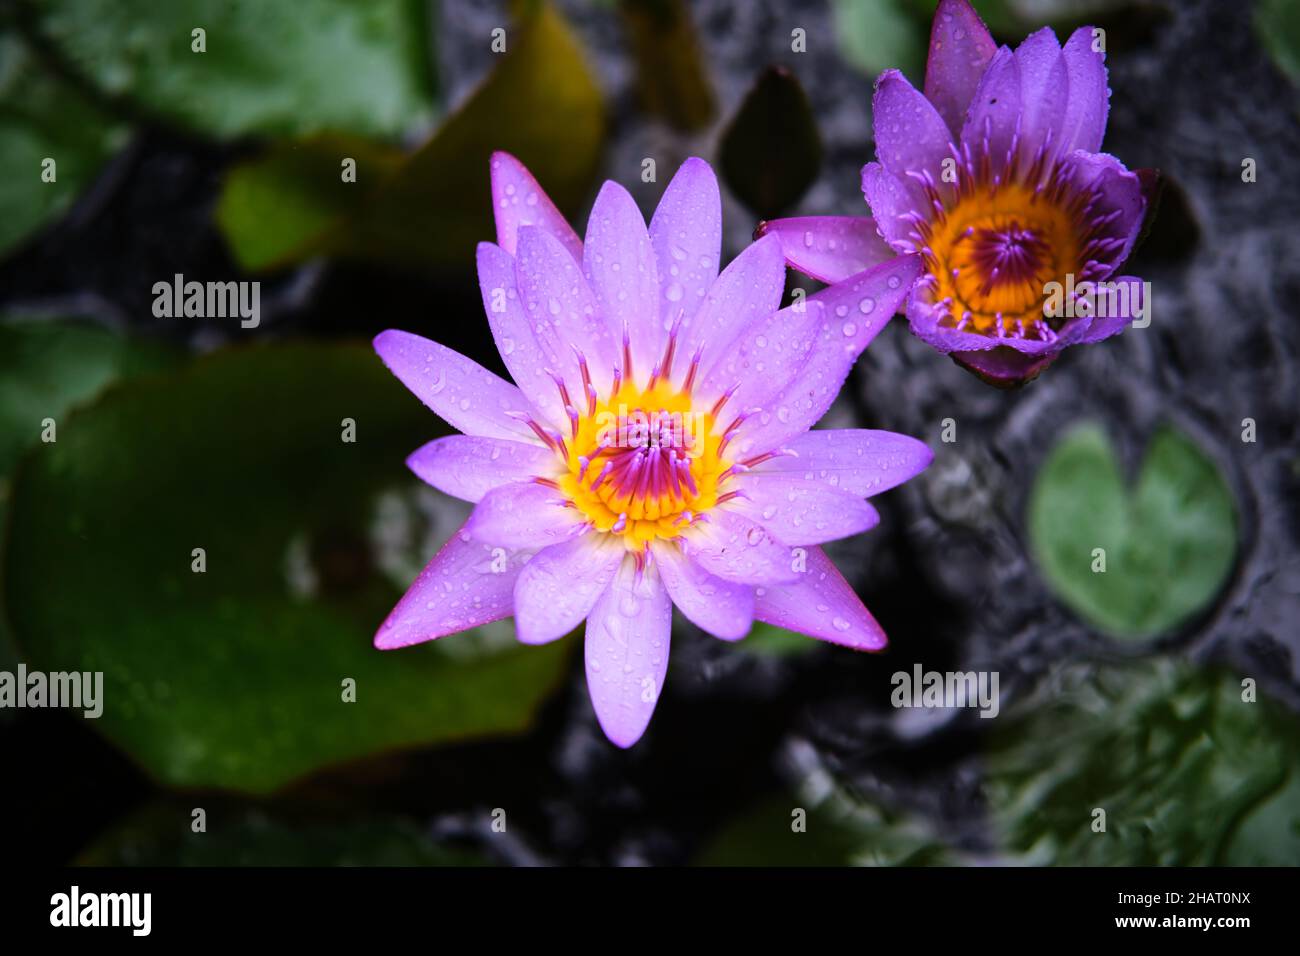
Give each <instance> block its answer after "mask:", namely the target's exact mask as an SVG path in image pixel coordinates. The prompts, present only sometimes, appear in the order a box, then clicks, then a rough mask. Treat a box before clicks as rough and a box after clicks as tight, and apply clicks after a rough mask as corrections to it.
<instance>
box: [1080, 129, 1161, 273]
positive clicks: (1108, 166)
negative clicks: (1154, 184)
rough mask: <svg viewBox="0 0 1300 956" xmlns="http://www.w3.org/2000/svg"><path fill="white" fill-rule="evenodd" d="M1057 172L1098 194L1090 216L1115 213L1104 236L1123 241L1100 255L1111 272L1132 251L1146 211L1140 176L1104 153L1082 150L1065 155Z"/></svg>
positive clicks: (1121, 263)
mask: <svg viewBox="0 0 1300 956" xmlns="http://www.w3.org/2000/svg"><path fill="white" fill-rule="evenodd" d="M1061 174H1062V175H1068V176H1071V177H1073V178H1074V180H1075V182H1076V183H1077V184H1078V186H1079V187H1080V188H1083V189H1094V190H1096V191H1097V192H1098V193H1100V195H1101V202H1100V203H1099V204H1098V208H1097V209H1096V210H1095V211H1094V212H1093V214H1092V215H1093V216H1102V215H1106V214H1109V213H1115V214H1116V215H1117V218H1116V219H1115V221H1114V222H1112V223H1110V224H1109V225H1108V226H1107V227H1106V235H1108V236H1114V237H1117V238H1119V239H1122V240H1123V242H1122V243H1121V244H1118V245H1117V247H1116V248H1115V249H1113V250H1110V251H1108V252H1107V253H1106V255H1105V257H1104V258H1105V260H1106V261H1107V262H1108V263H1109V264H1110V266H1111V270H1112V271H1113V270H1114V269H1117V268H1119V267H1120V266H1121V265H1123V264H1124V262H1125V260H1127V259H1128V257H1129V253H1131V252H1132V251H1133V244H1134V243H1135V242H1136V241H1137V237H1138V232H1139V231H1140V230H1141V228H1142V220H1143V217H1144V216H1145V214H1146V197H1145V195H1144V189H1143V183H1142V179H1141V177H1139V176H1138V175H1137V173H1135V172H1132V171H1131V170H1129V169H1126V168H1125V167H1124V164H1123V163H1121V162H1120V161H1119V160H1118V159H1116V158H1115V157H1114V156H1111V155H1109V154H1108V153H1085V152H1083V151H1082V150H1075V151H1074V152H1073V153H1071V154H1070V155H1069V156H1068V157H1066V159H1065V161H1064V163H1063V166H1062V173H1061ZM1107 275H1109V272H1108V273H1107ZM1097 278H1105V276H1099V277H1097Z"/></svg>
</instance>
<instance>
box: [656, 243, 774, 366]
mask: <svg viewBox="0 0 1300 956" xmlns="http://www.w3.org/2000/svg"><path fill="white" fill-rule="evenodd" d="M784 291H785V257H784V256H783V255H782V254H781V242H780V240H778V239H777V238H776V237H774V236H771V237H769V236H764V237H763V238H761V239H759V240H758V241H757V242H754V243H752V244H750V245H749V246H747V247H746V248H745V250H744V251H743V252H741V253H740V255H738V256H736V258H735V259H733V260H732V261H731V264H730V265H728V266H727V268H725V269H724V270H722V275H720V276H718V279H717V281H716V282H714V283H713V285H712V286H711V287H710V288H709V291H708V294H707V295H706V296H705V298H704V304H703V305H702V306H700V310H699V312H697V313H696V315H695V317H694V318H693V319H692V320H691V321H690V322H689V323H688V324H687V325H685V326H684V327H683V329H682V331H681V338H680V340H679V344H678V355H679V356H680V358H679V359H678V360H677V361H676V363H675V364H674V369H675V373H674V378H675V380H677V381H679V382H680V381H681V380H682V379H684V378H685V376H686V371H687V368H688V364H689V362H690V361H691V358H692V357H693V356H694V355H695V353H696V351H697V350H699V349H700V348H701V347H702V348H703V352H702V353H701V356H700V369H701V371H707V370H708V369H710V368H712V367H713V365H714V363H715V362H717V360H718V359H719V358H720V357H721V356H722V355H724V354H726V353H727V352H728V351H729V350H730V349H731V348H732V347H733V346H734V344H735V342H736V340H737V338H739V337H740V336H741V335H742V334H744V332H745V330H747V329H749V328H752V327H753V326H754V325H755V324H756V323H758V322H760V321H762V320H764V319H766V318H767V317H768V316H770V315H771V314H772V313H773V312H775V311H776V310H777V309H779V308H780V307H781V296H782V294H783V293H784Z"/></svg>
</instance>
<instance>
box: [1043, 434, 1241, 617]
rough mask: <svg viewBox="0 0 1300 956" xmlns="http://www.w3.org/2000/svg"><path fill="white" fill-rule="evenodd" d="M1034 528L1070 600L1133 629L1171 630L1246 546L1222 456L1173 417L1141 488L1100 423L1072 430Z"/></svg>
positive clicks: (1047, 466)
mask: <svg viewBox="0 0 1300 956" xmlns="http://www.w3.org/2000/svg"><path fill="white" fill-rule="evenodd" d="M1029 533H1030V538H1031V541H1032V545H1033V552H1034V555H1035V557H1036V559H1037V561H1038V564H1039V568H1040V570H1041V571H1042V573H1043V575H1044V576H1045V577H1046V579H1047V581H1048V583H1049V584H1050V585H1051V586H1052V588H1053V590H1055V591H1056V593H1057V594H1058V595H1059V596H1060V598H1061V600H1062V601H1064V602H1065V603H1066V604H1068V605H1069V606H1070V607H1071V608H1072V609H1073V610H1075V611H1076V612H1078V613H1079V614H1080V615H1081V616H1082V617H1084V618H1085V619H1086V620H1087V621H1088V622H1089V623H1091V624H1093V625H1095V626H1096V627H1098V628H1100V629H1101V630H1102V631H1104V632H1106V633H1108V634H1112V635H1115V636H1118V637H1128V638H1141V637H1150V636H1152V635H1156V634H1160V633H1163V632H1165V631H1168V630H1170V629H1171V628H1174V627H1176V626H1177V625H1178V624H1180V623H1182V622H1183V621H1185V620H1186V619H1187V618H1189V617H1190V616H1192V615H1194V614H1195V613H1197V612H1198V611H1200V610H1202V609H1204V608H1205V607H1206V606H1207V605H1209V604H1210V602H1212V601H1213V600H1214V599H1215V597H1217V595H1218V593H1219V590H1220V589H1221V588H1222V587H1223V584H1224V582H1225V580H1226V579H1227V577H1228V574H1229V572H1230V571H1231V570H1232V566H1233V563H1234V560H1235V557H1236V550H1237V517H1236V507H1235V504H1234V502H1233V498H1232V493H1231V491H1229V489H1228V487H1227V485H1226V484H1225V483H1224V480H1223V477H1222V476H1221V475H1220V474H1219V470H1218V468H1217V467H1216V466H1215V464H1214V462H1213V461H1211V460H1210V459H1209V458H1207V457H1206V456H1205V454H1204V453H1203V452H1202V451H1201V450H1200V449H1199V448H1198V447H1197V446H1196V445H1195V443H1193V442H1192V441H1191V439H1189V438H1188V437H1187V436H1186V435H1183V434H1182V433H1180V432H1178V431H1176V430H1174V429H1173V428H1171V427H1168V426H1166V427H1163V428H1161V429H1159V430H1158V431H1157V432H1156V433H1155V435H1154V436H1153V437H1152V439H1151V443H1150V446H1149V447H1148V448H1147V452H1146V458H1145V460H1144V461H1143V463H1142V468H1141V471H1140V473H1139V474H1138V477H1137V486H1136V488H1134V489H1133V490H1132V492H1130V491H1129V489H1128V488H1127V487H1126V484H1125V481H1124V478H1123V475H1122V474H1121V472H1120V467H1119V463H1118V462H1117V461H1116V459H1115V453H1114V450H1113V449H1112V447H1111V445H1110V442H1109V440H1108V439H1107V437H1106V434H1105V432H1104V430H1103V429H1102V427H1101V426H1100V425H1097V424H1084V425H1080V426H1078V427H1076V428H1075V429H1074V430H1073V431H1071V432H1069V433H1068V434H1067V435H1066V436H1065V438H1063V439H1062V440H1061V441H1060V443H1059V444H1057V446H1056V447H1055V448H1054V449H1052V451H1051V453H1050V454H1049V455H1048V457H1047V460H1046V461H1045V462H1044V463H1043V465H1042V468H1041V470H1040V471H1039V473H1038V477H1037V478H1036V479H1035V481H1034V488H1033V492H1032V496H1031V498H1030V502H1029ZM1098 548H1100V549H1103V550H1104V551H1105V555H1104V561H1105V565H1104V567H1105V570H1104V571H1098V570H1096V568H1098V567H1101V565H1100V564H1099V563H1098V562H1099V561H1100V560H1101V558H1099V557H1097V556H1096V555H1094V550H1095V549H1098Z"/></svg>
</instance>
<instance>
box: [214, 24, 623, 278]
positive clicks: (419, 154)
mask: <svg viewBox="0 0 1300 956" xmlns="http://www.w3.org/2000/svg"><path fill="white" fill-rule="evenodd" d="M604 135H605V119H604V105H603V101H602V99H601V95H600V91H599V89H598V88H597V86H596V84H595V81H594V79H593V78H592V75H591V73H590V72H589V71H588V69H587V67H586V65H585V63H584V61H583V54H582V50H581V47H580V46H579V44H578V41H577V40H576V38H575V37H574V36H573V33H572V32H571V31H570V29H569V27H568V26H567V24H565V22H564V20H563V19H562V18H561V17H560V16H559V15H558V14H557V13H555V12H554V11H553V10H552V9H551V8H550V6H549V5H542V6H541V7H539V8H538V9H537V10H536V11H535V12H534V13H533V15H532V16H531V17H530V18H528V19H527V20H525V21H524V23H523V24H522V25H521V26H520V28H519V29H517V30H514V31H511V33H510V34H509V35H508V37H507V52H506V54H505V56H504V58H503V59H502V62H501V64H500V66H498V67H497V69H496V70H495V71H494V72H493V73H492V74H491V76H489V78H488V80H487V81H486V82H485V83H484V85H483V86H482V87H480V88H479V90H478V91H477V92H476V93H475V94H474V95H473V96H472V97H471V98H470V100H469V101H468V102H467V103H466V104H465V106H464V107H463V108H462V109H461V110H460V111H459V112H457V113H456V114H454V115H453V116H451V117H450V118H449V119H448V121H447V123H446V124H445V125H444V126H443V127H442V128H441V129H439V130H438V131H437V132H436V133H435V134H434V136H433V137H432V138H431V139H430V140H429V141H428V142H426V143H425V144H424V145H423V146H422V147H421V148H420V149H419V150H417V151H416V152H415V153H414V154H412V155H411V156H409V157H407V158H405V159H402V158H401V157H398V156H396V155H395V154H393V153H391V152H386V151H384V150H383V149H382V148H379V147H373V146H372V147H369V148H367V147H365V146H363V145H362V144H357V143H354V142H342V141H338V140H321V139H318V140H314V141H312V142H308V143H304V144H300V145H298V146H281V147H278V148H276V149H275V150H273V151H272V152H271V153H270V154H269V155H267V156H265V157H263V158H260V159H256V160H253V161H252V162H250V163H248V164H246V165H244V166H240V167H237V168H236V169H235V170H234V171H233V172H232V173H231V174H230V178H229V180H228V181H227V184H226V190H225V193H224V194H223V196H222V199H221V202H220V205H219V207H218V223H219V225H220V226H221V228H222V231H223V232H224V233H225V235H226V239H227V241H228V242H229V243H230V245H231V247H232V249H233V250H234V251H235V254H236V256H237V257H238V258H239V260H240V262H241V264H243V265H244V266H245V267H246V268H249V269H264V268H272V267H277V266H282V265H285V264H287V263H291V262H296V261H299V260H301V259H304V258H308V257H310V256H314V255H321V254H325V255H338V256H344V257H350V258H360V259H369V260H380V261H385V262H392V263H398V264H403V265H408V266H412V267H415V268H428V267H429V266H435V267H444V268H445V267H448V266H452V267H472V265H473V262H474V250H475V246H476V245H477V243H478V242H480V241H481V240H483V239H488V238H491V237H492V236H493V229H492V200H491V193H490V189H489V179H488V175H489V174H488V160H489V157H490V156H491V154H492V153H493V152H494V151H496V150H505V151H506V152H510V153H513V154H514V155H515V156H517V157H518V158H519V159H520V160H522V161H523V162H524V163H525V164H527V165H528V166H529V168H530V169H531V170H532V172H533V174H534V175H535V176H536V177H537V179H538V180H539V181H540V182H541V183H542V185H543V187H544V188H545V189H546V190H547V192H548V194H549V195H550V196H551V198H552V199H553V200H554V201H555V202H556V203H557V204H558V205H559V206H560V208H562V209H568V210H573V209H575V208H576V207H577V205H578V203H579V202H581V200H582V199H583V198H584V197H585V196H586V194H587V191H588V189H589V187H590V185H591V183H592V181H593V179H594V177H595V174H596V169H597V165H598V162H599V156H600V150H601V146H602V143H603V141H604ZM345 155H353V156H355V157H356V158H357V159H358V174H357V182H356V183H343V182H342V181H341V177H340V162H341V160H342V158H343V156H345Z"/></svg>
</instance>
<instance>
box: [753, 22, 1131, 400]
mask: <svg viewBox="0 0 1300 956" xmlns="http://www.w3.org/2000/svg"><path fill="white" fill-rule="evenodd" d="M1102 46H1103V43H1102V41H1101V35H1100V34H1099V33H1098V32H1097V31H1094V30H1092V29H1091V28H1088V27H1083V28H1080V29H1079V30H1077V31H1075V33H1074V34H1072V35H1071V36H1070V38H1069V40H1068V41H1067V42H1066V43H1065V45H1064V46H1062V45H1061V44H1060V43H1058V42H1057V39H1056V36H1055V35H1054V34H1053V33H1052V31H1051V30H1050V29H1048V28H1044V29H1042V30H1039V31H1038V32H1037V33H1034V34H1033V35H1032V36H1030V37H1029V38H1028V39H1026V40H1025V41H1024V42H1023V43H1022V44H1021V45H1020V46H1019V47H1017V48H1016V49H1015V50H1014V51H1013V50H1011V49H1010V48H1009V47H1002V48H1000V49H999V48H998V47H997V45H996V44H995V43H994V41H993V39H992V37H991V36H990V34H989V31H988V29H987V28H986V27H985V25H984V23H983V21H981V20H980V18H979V15H978V14H977V13H976V12H975V11H974V10H973V9H972V8H971V6H970V4H969V3H968V2H967V0H942V2H941V3H940V4H939V7H938V9H937V10H936V11H935V17H934V25H933V30H932V34H931V40H930V54H929V60H928V63H927V65H926V73H925V92H924V94H922V93H921V92H919V91H918V90H916V89H915V88H914V87H913V86H912V85H911V84H910V83H909V82H908V81H907V79H906V78H905V77H904V76H903V75H902V74H901V73H899V72H898V71H897V70H886V71H885V72H884V73H882V74H881V76H880V78H879V80H878V81H877V83H876V90H875V95H874V98H873V101H872V107H873V112H874V122H875V138H876V157H877V162H873V163H869V164H868V165H867V166H866V167H865V168H864V169H863V170H862V189H863V193H864V195H865V196H866V200H867V203H868V205H869V206H870V208H871V211H872V213H873V215H874V218H870V217H804V218H796V219H784V220H775V221H773V222H767V223H763V224H762V225H761V226H760V228H759V231H760V233H761V234H773V235H776V236H778V237H780V239H781V242H782V247H783V250H784V252H785V255H786V258H787V260H788V261H789V263H790V264H791V265H792V266H794V267H795V268H797V269H799V270H800V271H802V272H805V273H807V274H809V275H811V276H813V277H814V278H817V279H820V280H822V281H825V282H831V283H834V282H838V281H840V280H842V279H844V278H846V277H848V276H851V275H854V274H855V273H857V272H859V271H861V270H862V269H864V268H867V267H868V266H870V265H872V264H874V263H877V262H881V261H883V260H885V259H887V258H888V257H890V256H892V255H896V254H902V255H908V254H914V253H919V254H920V255H921V256H923V258H924V263H925V267H924V270H923V274H922V276H921V277H920V279H919V280H918V281H917V284H916V286H915V288H914V289H913V290H912V293H911V295H910V296H909V299H908V303H907V317H908V321H909V323H910V324H911V328H912V331H913V332H914V333H915V334H916V335H917V336H918V337H920V338H921V339H923V340H924V341H926V342H927V343H929V344H930V345H932V346H933V347H934V348H936V349H938V350H939V351H940V352H944V353H947V354H950V355H951V356H952V357H953V358H954V359H955V360H956V361H958V362H959V363H960V364H962V365H964V366H966V367H967V368H969V369H971V370H972V371H974V372H975V373H976V374H978V375H980V376H981V377H982V378H984V379H985V380H987V381H990V382H992V383H993V384H997V385H1003V386H1005V385H1014V384H1017V383H1020V382H1023V381H1026V380H1028V379H1031V378H1033V377H1034V376H1036V375H1038V374H1039V372H1041V371H1042V370H1043V369H1044V368H1046V367H1047V366H1048V365H1049V364H1051V362H1052V361H1053V360H1054V359H1055V358H1056V357H1057V356H1058V355H1059V354H1060V353H1061V352H1062V351H1063V350H1064V349H1065V348H1067V347H1068V346H1071V345H1077V344H1083V343H1087V342H1095V341H1098V340H1100V339H1104V338H1107V337H1108V336H1112V335H1115V334H1116V333H1118V332H1120V331H1122V330H1123V329H1124V327H1125V326H1126V325H1128V324H1129V323H1130V322H1132V321H1133V320H1134V319H1135V318H1146V317H1148V316H1149V309H1150V302H1149V295H1148V294H1147V289H1146V287H1145V286H1144V284H1143V283H1141V282H1140V281H1139V280H1138V279H1136V278H1134V277H1132V276H1116V273H1117V272H1118V271H1119V270H1120V268H1121V267H1122V265H1123V264H1124V262H1125V261H1126V260H1127V258H1128V256H1129V253H1130V252H1131V251H1132V249H1133V245H1134V242H1135V240H1136V238H1137V236H1138V232H1139V229H1140V227H1141V225H1142V222H1143V217H1144V213H1145V211H1146V209H1147V205H1148V193H1149V192H1150V191H1151V187H1153V186H1154V183H1155V174H1154V172H1152V171H1149V170H1143V171H1140V173H1137V172H1132V171H1130V170H1128V169H1126V168H1125V167H1124V165H1123V164H1122V163H1121V162H1120V161H1119V160H1118V159H1116V158H1115V157H1113V156H1110V155H1107V154H1105V153H1101V152H1099V150H1100V149H1101V142H1102V137H1103V134H1104V133H1105V130H1106V118H1107V115H1108V111H1109V96H1110V94H1109V90H1108V89H1107V85H1106V84H1107V76H1106V67H1105V62H1104V53H1103V52H1102Z"/></svg>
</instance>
